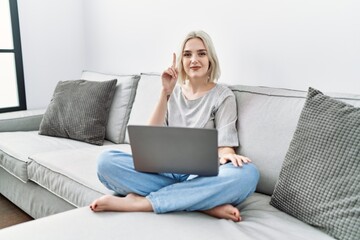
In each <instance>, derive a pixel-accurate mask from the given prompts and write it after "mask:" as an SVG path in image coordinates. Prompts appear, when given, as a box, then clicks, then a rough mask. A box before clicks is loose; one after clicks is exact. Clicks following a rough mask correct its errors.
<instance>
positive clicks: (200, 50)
mask: <svg viewBox="0 0 360 240" xmlns="http://www.w3.org/2000/svg"><path fill="white" fill-rule="evenodd" d="M196 51H197V52H206V49H199V50H196ZM183 52H192V51H191V50H184V51H183Z"/></svg>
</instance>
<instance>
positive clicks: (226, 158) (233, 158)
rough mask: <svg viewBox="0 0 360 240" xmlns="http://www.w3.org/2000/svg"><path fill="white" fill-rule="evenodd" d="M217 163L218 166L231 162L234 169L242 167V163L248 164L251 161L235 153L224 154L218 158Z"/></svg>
mask: <svg viewBox="0 0 360 240" xmlns="http://www.w3.org/2000/svg"><path fill="white" fill-rule="evenodd" d="M219 162H220V164H225V163H227V162H232V164H233V165H234V166H235V167H242V166H243V163H245V164H246V163H250V162H251V160H250V159H249V158H247V157H244V156H241V155H237V154H235V153H224V154H221V155H220V156H219Z"/></svg>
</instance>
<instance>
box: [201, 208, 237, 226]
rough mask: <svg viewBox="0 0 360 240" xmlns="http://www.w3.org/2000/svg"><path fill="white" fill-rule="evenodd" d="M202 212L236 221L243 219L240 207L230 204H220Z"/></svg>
mask: <svg viewBox="0 0 360 240" xmlns="http://www.w3.org/2000/svg"><path fill="white" fill-rule="evenodd" d="M202 212H203V213H205V214H207V215H210V216H212V217H216V218H221V219H229V220H233V221H234V222H240V221H241V216H240V211H239V209H237V208H236V207H234V206H232V205H230V204H224V205H220V206H217V207H214V208H211V209H209V210H205V211H202Z"/></svg>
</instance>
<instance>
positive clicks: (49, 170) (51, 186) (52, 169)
mask: <svg viewBox="0 0 360 240" xmlns="http://www.w3.org/2000/svg"><path fill="white" fill-rule="evenodd" d="M106 149H120V150H123V151H126V152H128V153H130V152H131V150H130V145H128V144H118V145H111V146H100V147H95V148H94V147H92V148H82V149H76V150H59V151H54V152H47V153H40V154H34V155H31V156H30V157H29V158H30V159H31V160H32V161H31V162H30V163H29V165H28V176H29V179H30V180H31V181H34V182H36V183H37V184H38V185H40V186H42V187H43V188H45V189H47V190H49V191H50V192H52V193H54V194H55V195H57V196H58V197H60V198H62V199H64V200H65V201H67V202H69V203H70V204H72V205H74V206H75V207H84V206H88V205H89V204H90V203H91V202H92V201H93V200H95V199H96V198H99V197H100V196H102V195H104V194H113V192H112V191H110V190H108V189H107V188H106V187H105V186H103V185H102V184H101V182H100V181H99V180H98V178H97V170H96V169H97V156H98V155H99V154H100V153H101V152H103V151H104V150H106Z"/></svg>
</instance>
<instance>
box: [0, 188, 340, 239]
mask: <svg viewBox="0 0 360 240" xmlns="http://www.w3.org/2000/svg"><path fill="white" fill-rule="evenodd" d="M269 201H270V197H268V196H265V195H263V194H254V195H253V196H251V197H250V198H248V199H247V200H246V201H245V202H244V203H242V204H241V205H240V206H239V208H240V211H241V213H242V216H243V219H244V220H243V221H242V222H239V223H234V222H232V221H229V220H220V219H216V218H213V217H210V216H207V215H205V214H203V213H199V212H177V213H166V214H155V213H141V212H135V213H118V212H102V213H93V212H92V211H91V210H90V209H89V207H84V208H79V209H76V210H72V211H68V212H64V213H61V214H56V215H53V216H50V217H47V218H42V219H39V220H36V221H31V222H28V223H25V224H20V225H18V226H15V227H11V228H6V229H4V230H2V231H0V238H1V239H28V240H30V239H34V240H37V239H38V238H39V235H38V234H33V233H34V232H41V239H52V240H57V239H69V236H71V237H70V239H87V240H92V239H123V238H122V237H121V236H126V237H125V239H129V240H132V239H159V240H161V239H169V236H171V239H173V240H178V239H179V240H180V239H209V240H218V239H234V240H235V239H241V240H253V239H277V240H288V239H292V240H304V239H316V240H334V239H333V238H331V237H330V236H328V235H326V234H325V233H323V232H321V231H320V230H317V229H315V228H313V227H311V226H310V225H307V224H305V223H303V222H301V221H299V220H297V219H295V218H293V217H291V216H290V215H287V214H286V213H283V212H280V211H279V210H277V209H276V208H274V207H272V206H270V205H269ZM119 228H120V232H121V234H120V235H119ZM139 229H141V231H139Z"/></svg>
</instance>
